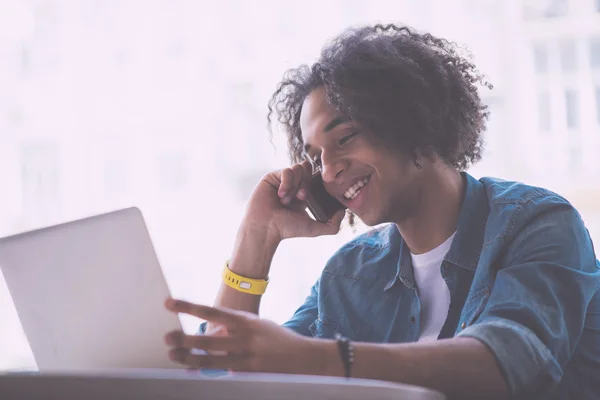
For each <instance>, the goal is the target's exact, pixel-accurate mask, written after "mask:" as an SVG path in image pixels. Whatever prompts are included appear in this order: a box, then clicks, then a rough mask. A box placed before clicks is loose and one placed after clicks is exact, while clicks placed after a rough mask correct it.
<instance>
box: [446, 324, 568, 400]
mask: <svg viewBox="0 0 600 400" xmlns="http://www.w3.org/2000/svg"><path fill="white" fill-rule="evenodd" d="M458 336H462V337H472V338H475V339H478V340H479V341H480V342H482V343H483V344H485V345H486V346H487V347H488V349H489V350H490V351H491V353H492V354H493V355H494V357H495V358H496V361H497V363H498V366H499V367H500V370H501V372H502V374H503V375H504V378H505V379H506V382H507V384H508V386H509V388H510V389H511V392H512V393H513V394H515V393H519V392H521V391H522V389H523V388H531V383H532V382H535V381H537V380H538V379H539V378H540V377H545V378H546V379H548V380H549V381H550V382H554V383H558V382H559V381H560V379H561V377H562V375H563V371H562V368H561V366H560V365H559V364H558V363H557V362H556V359H555V358H554V356H553V354H552V352H551V351H550V350H549V349H548V347H546V345H545V344H544V343H543V342H542V341H541V340H540V339H539V338H538V337H537V336H536V335H535V334H534V333H533V332H532V331H531V330H530V329H528V328H526V327H525V326H523V325H521V324H518V323H515V322H513V321H509V320H506V319H502V318H489V319H487V320H486V321H485V322H481V323H478V324H475V325H472V326H470V327H468V328H466V329H465V330H463V331H462V332H461V333H460V334H459V335H458ZM551 387H554V385H551Z"/></svg>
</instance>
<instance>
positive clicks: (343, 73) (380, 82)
mask: <svg viewBox="0 0 600 400" xmlns="http://www.w3.org/2000/svg"><path fill="white" fill-rule="evenodd" d="M479 86H485V87H487V88H488V89H492V85H491V84H489V83H488V82H486V81H485V80H484V78H483V76H482V75H481V74H480V73H479V72H478V70H477V69H476V68H475V65H474V64H472V63H471V62H470V61H469V60H468V57H466V56H463V55H461V54H459V51H458V50H457V46H456V45H455V44H454V43H451V42H449V41H447V40H444V39H440V38H437V37H434V36H432V35H431V34H429V33H425V34H420V33H417V32H415V31H414V30H413V29H412V28H409V27H406V26H397V25H394V24H390V25H375V26H365V27H360V28H354V29H348V30H346V31H344V32H343V33H342V34H341V35H339V36H338V37H337V38H335V39H334V40H333V41H331V42H330V43H329V44H328V45H327V46H326V47H325V48H324V49H323V50H322V52H321V55H320V57H319V59H318V61H317V62H316V63H314V64H313V65H312V66H308V65H301V66H300V67H298V68H295V69H292V70H289V71H287V72H286V73H285V75H284V78H283V80H282V82H281V83H279V85H278V86H277V90H276V91H275V93H274V94H273V96H272V98H271V100H270V101H269V104H268V108H269V112H268V116H267V119H268V126H269V131H270V132H271V135H272V124H273V122H274V121H273V117H274V115H275V116H276V120H277V122H278V123H280V124H281V125H282V127H283V129H284V131H285V133H286V135H287V139H288V152H289V156H290V160H291V161H292V163H298V162H301V161H302V160H303V155H304V154H303V147H304V143H303V140H302V132H301V130H300V113H301V111H302V104H303V103H304V100H305V98H306V96H307V95H308V94H309V93H310V92H311V91H313V90H314V89H316V88H319V87H324V89H325V93H326V97H327V101H328V102H329V103H330V104H331V105H332V106H333V107H334V108H335V109H336V110H337V111H339V112H340V113H341V114H342V115H345V116H348V117H349V118H350V119H351V120H353V121H355V122H356V123H358V124H359V126H362V127H364V128H365V129H366V130H368V131H369V132H370V133H371V134H374V135H378V136H380V137H381V138H382V139H384V141H385V143H386V144H389V145H391V146H394V148H398V149H403V150H405V151H407V152H408V153H410V154H412V156H413V158H415V156H416V152H415V151H416V150H417V149H419V150H420V151H421V152H423V153H424V154H431V152H432V151H433V152H435V153H436V154H437V155H438V156H440V157H441V158H442V159H443V160H444V161H445V162H446V163H447V164H448V165H451V166H454V167H455V168H457V169H459V170H464V169H466V168H468V166H469V165H471V164H473V163H475V162H477V161H479V160H480V158H481V152H482V148H483V139H482V132H483V131H484V130H485V122H486V120H487V117H488V115H489V112H488V110H487V106H486V105H485V104H483V103H482V102H481V99H480V97H479V93H478V87H479ZM415 162H416V158H415Z"/></svg>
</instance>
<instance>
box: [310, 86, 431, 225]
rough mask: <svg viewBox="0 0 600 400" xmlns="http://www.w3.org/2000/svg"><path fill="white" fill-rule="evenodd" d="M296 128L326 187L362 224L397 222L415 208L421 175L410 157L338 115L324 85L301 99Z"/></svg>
mask: <svg viewBox="0 0 600 400" xmlns="http://www.w3.org/2000/svg"><path fill="white" fill-rule="evenodd" d="M300 128H301V130H302V137H303V141H304V145H305V152H306V155H307V157H308V158H309V159H311V160H313V162H315V163H316V164H317V165H318V166H320V168H321V174H322V176H323V182H324V184H325V188H326V189H327V191H328V192H329V193H330V194H331V195H332V196H334V197H336V198H337V199H338V200H339V201H340V202H342V204H344V205H345V206H346V207H347V208H348V209H350V210H351V211H353V212H354V213H355V214H356V215H357V216H358V217H359V218H360V219H361V220H362V221H363V222H364V223H365V224H367V225H369V226H373V225H377V224H381V223H384V222H396V223H397V222H400V221H401V220H403V219H404V218H406V217H407V216H408V215H410V214H412V213H413V212H414V207H415V206H416V205H417V204H418V199H419V197H420V193H421V189H420V181H421V180H422V179H420V178H421V177H420V175H421V174H420V172H421V171H420V170H418V169H417V168H416V167H415V165H414V162H413V158H412V157H411V156H409V155H406V154H403V153H401V152H400V151H398V150H394V149H390V148H389V146H386V145H385V144H384V143H383V142H382V140H381V139H379V138H377V137H375V136H374V135H372V134H371V133H370V132H366V131H364V130H362V129H361V128H360V127H359V126H357V125H356V124H355V123H353V122H352V121H350V120H348V119H346V118H344V116H342V115H340V114H339V113H338V112H337V111H336V110H335V109H334V108H333V107H332V106H331V105H330V104H329V103H328V102H327V100H326V98H325V90H324V89H323V88H318V89H315V90H314V91H313V92H311V93H310V94H309V95H308V96H307V98H306V99H305V101H304V104H303V106H302V113H301V115H300Z"/></svg>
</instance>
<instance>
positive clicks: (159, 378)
mask: <svg viewBox="0 0 600 400" xmlns="http://www.w3.org/2000/svg"><path fill="white" fill-rule="evenodd" d="M0 399H11V400H20V399H27V400H34V399H61V400H79V399H87V400H104V399H107V400H108V399H110V400H121V399H123V400H124V399H144V400H159V399H160V400H175V399H176V400H192V399H194V400H201V399H210V400H221V399H252V400H254V399H261V400H262V399H266V400H270V399H273V400H285V399H294V400H304V399H306V400H318V399H328V400H337V399H340V400H342V399H343V400H352V399H361V400H363V399H369V400H383V399H386V400H387V399H394V400H402V399H407V400H408V399H411V400H412V399H415V400H444V399H445V397H444V396H443V395H442V394H440V393H437V392H434V391H431V390H428V389H423V388H420V387H416V386H409V385H401V384H393V383H388V382H380V381H371V380H363V379H344V378H332V377H314V376H302V375H281V374H237V373H236V374H226V375H221V376H216V377H207V376H205V375H203V374H202V373H200V372H197V371H185V370H114V371H94V372H61V373H36V372H34V373H14V374H11V373H5V374H0Z"/></svg>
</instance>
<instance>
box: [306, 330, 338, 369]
mask: <svg viewBox="0 0 600 400" xmlns="http://www.w3.org/2000/svg"><path fill="white" fill-rule="evenodd" d="M305 340H306V342H307V345H306V350H305V351H304V354H305V355H306V356H308V357H306V361H305V363H304V364H305V367H304V371H303V372H304V373H308V374H310V375H322V376H336V377H343V376H344V363H343V362H342V359H341V357H340V353H339V349H338V344H337V343H336V341H335V340H328V339H313V338H305Z"/></svg>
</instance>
